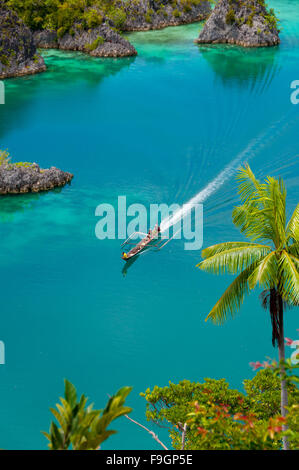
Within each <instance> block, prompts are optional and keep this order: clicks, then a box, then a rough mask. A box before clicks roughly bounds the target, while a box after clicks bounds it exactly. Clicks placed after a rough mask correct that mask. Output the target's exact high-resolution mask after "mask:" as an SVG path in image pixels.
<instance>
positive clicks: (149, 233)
mask: <svg viewBox="0 0 299 470" xmlns="http://www.w3.org/2000/svg"><path fill="white" fill-rule="evenodd" d="M151 236H152V231H151V229H149V231H148V234H147V238H151Z"/></svg>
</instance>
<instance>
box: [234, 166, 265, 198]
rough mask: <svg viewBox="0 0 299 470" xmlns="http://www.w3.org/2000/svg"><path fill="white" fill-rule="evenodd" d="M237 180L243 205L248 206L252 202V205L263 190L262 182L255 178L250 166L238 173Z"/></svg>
mask: <svg viewBox="0 0 299 470" xmlns="http://www.w3.org/2000/svg"><path fill="white" fill-rule="evenodd" d="M236 179H237V181H238V186H239V191H238V192H239V195H240V199H241V201H242V203H243V204H244V203H245V204H246V203H248V202H250V204H252V203H253V201H254V200H255V199H256V197H258V194H259V193H260V191H261V190H262V185H261V183H260V181H259V180H258V179H257V178H256V177H255V176H254V174H253V172H252V171H251V168H250V166H249V165H248V164H247V165H245V167H244V168H241V169H240V170H239V171H238V173H237V176H236Z"/></svg>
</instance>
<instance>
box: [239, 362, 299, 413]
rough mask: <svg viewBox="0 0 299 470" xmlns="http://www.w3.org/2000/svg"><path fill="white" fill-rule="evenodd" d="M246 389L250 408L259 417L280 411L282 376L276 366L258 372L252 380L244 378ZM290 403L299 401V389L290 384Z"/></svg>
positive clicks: (290, 382)
mask: <svg viewBox="0 0 299 470" xmlns="http://www.w3.org/2000/svg"><path fill="white" fill-rule="evenodd" d="M244 389H245V391H246V396H247V399H248V404H249V405H248V406H249V407H250V410H251V411H252V412H253V413H255V415H256V416H257V417H258V418H261V419H269V418H271V417H273V416H275V415H276V414H278V413H279V412H280V393H281V385H280V376H279V374H277V372H276V370H275V368H271V369H264V370H261V371H259V372H257V374H256V376H255V377H254V378H253V379H252V380H244ZM288 395H289V405H293V404H296V403H298V402H299V389H298V388H297V387H296V386H295V384H294V383H293V382H292V381H289V384H288Z"/></svg>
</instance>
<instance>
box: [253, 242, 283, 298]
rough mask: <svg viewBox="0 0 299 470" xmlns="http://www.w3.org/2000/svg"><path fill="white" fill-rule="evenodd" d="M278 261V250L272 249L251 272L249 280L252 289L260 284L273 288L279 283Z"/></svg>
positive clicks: (263, 286)
mask: <svg viewBox="0 0 299 470" xmlns="http://www.w3.org/2000/svg"><path fill="white" fill-rule="evenodd" d="M277 270H278V263H277V257H276V252H275V251H271V253H269V254H268V255H267V256H266V257H265V258H263V259H262V260H261V261H260V262H259V263H258V265H257V267H256V268H255V270H254V271H253V273H252V274H251V276H250V278H249V280H248V282H249V287H250V289H254V288H255V287H256V285H257V284H259V285H260V286H261V287H262V288H264V289H271V288H272V287H273V286H275V285H277Z"/></svg>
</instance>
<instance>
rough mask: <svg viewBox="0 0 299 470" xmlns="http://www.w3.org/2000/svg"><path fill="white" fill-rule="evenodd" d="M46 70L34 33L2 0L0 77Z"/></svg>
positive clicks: (0, 8) (0, 16)
mask: <svg viewBox="0 0 299 470" xmlns="http://www.w3.org/2000/svg"><path fill="white" fill-rule="evenodd" d="M44 70H46V66H45V63H44V60H43V59H42V57H41V56H40V55H38V54H37V51H36V46H35V43H34V39H33V35H32V33H31V31H30V30H29V28H28V27H27V26H25V24H24V23H23V21H22V20H21V19H20V18H19V17H18V16H17V14H16V13H15V12H12V11H10V10H9V9H7V7H6V6H5V4H4V3H3V2H1V1H0V79H2V78H8V77H18V76H22V75H30V74H34V73H38V72H43V71H44Z"/></svg>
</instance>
